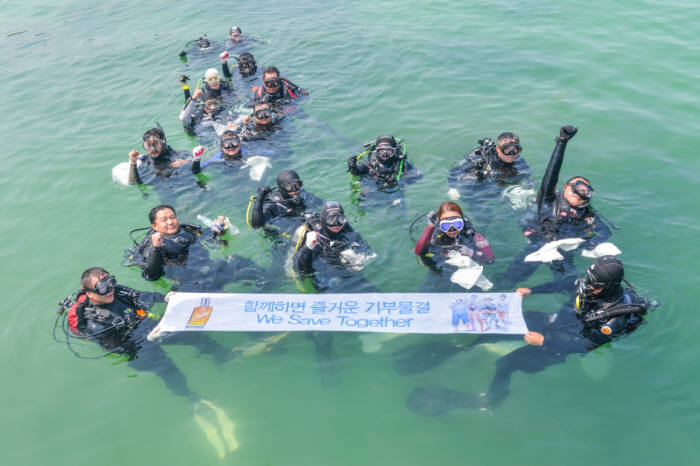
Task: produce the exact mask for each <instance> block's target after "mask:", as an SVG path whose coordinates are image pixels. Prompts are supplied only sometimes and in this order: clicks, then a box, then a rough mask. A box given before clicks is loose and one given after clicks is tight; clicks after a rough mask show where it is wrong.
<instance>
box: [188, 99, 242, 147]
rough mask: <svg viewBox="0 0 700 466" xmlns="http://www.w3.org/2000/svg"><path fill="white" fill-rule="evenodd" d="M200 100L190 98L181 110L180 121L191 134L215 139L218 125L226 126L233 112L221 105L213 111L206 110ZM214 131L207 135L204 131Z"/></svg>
mask: <svg viewBox="0 0 700 466" xmlns="http://www.w3.org/2000/svg"><path fill="white" fill-rule="evenodd" d="M199 102H201V101H200V100H194V99H190V101H189V102H187V104H186V105H185V107H184V108H183V109H182V112H180V121H182V125H183V126H184V128H185V131H187V133H188V134H189V135H191V136H198V137H200V139H203V140H208V139H214V135H216V126H217V125H219V126H226V124H227V123H228V122H229V120H230V119H231V117H232V116H233V114H231V113H230V112H228V111H225V110H224V109H223V108H221V107H219V108H218V109H217V110H216V111H215V112H213V113H207V112H205V111H204V107H203V105H197V103H199ZM212 132H213V133H214V134H213V135H211V134H210V135H209V136H210V137H208V138H207V137H206V136H207V135H206V134H204V133H212Z"/></svg>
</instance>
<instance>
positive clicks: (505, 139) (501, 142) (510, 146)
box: [496, 133, 523, 163]
mask: <svg viewBox="0 0 700 466" xmlns="http://www.w3.org/2000/svg"><path fill="white" fill-rule="evenodd" d="M522 150H523V148H522V147H521V146H520V138H519V137H518V136H517V135H516V134H514V133H501V134H500V135H499V136H498V139H497V140H496V154H497V155H498V158H499V159H500V160H501V162H503V163H513V162H515V161H516V160H517V159H518V156H519V155H520V152H522Z"/></svg>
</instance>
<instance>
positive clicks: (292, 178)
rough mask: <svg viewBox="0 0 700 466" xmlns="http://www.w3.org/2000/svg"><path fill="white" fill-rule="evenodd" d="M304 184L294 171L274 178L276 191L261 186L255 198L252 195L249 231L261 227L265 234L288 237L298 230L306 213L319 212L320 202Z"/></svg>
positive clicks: (285, 172)
mask: <svg viewBox="0 0 700 466" xmlns="http://www.w3.org/2000/svg"><path fill="white" fill-rule="evenodd" d="M303 186H304V183H303V182H302V181H301V178H300V177H299V175H298V174H297V172H295V171H294V170H282V171H281V172H280V173H279V175H277V189H276V190H275V189H274V188H272V187H269V186H260V187H259V188H258V195H257V197H255V196H251V203H253V199H255V201H254V203H253V209H252V211H251V215H250V226H251V228H264V229H265V230H266V231H267V232H274V233H281V234H283V235H285V236H288V237H289V236H291V234H292V233H293V232H294V230H296V229H297V228H298V227H299V224H300V222H302V221H303V220H302V219H303V214H304V213H305V212H312V211H316V210H318V209H319V208H320V207H321V205H322V204H323V202H322V201H321V200H320V199H319V198H318V197H316V196H314V195H313V194H311V193H310V192H308V191H306V190H305V189H304V188H303Z"/></svg>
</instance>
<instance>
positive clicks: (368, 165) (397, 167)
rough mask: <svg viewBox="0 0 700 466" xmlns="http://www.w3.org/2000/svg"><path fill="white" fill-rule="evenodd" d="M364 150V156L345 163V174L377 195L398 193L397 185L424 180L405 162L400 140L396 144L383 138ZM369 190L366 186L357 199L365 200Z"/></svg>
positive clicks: (402, 143)
mask: <svg viewBox="0 0 700 466" xmlns="http://www.w3.org/2000/svg"><path fill="white" fill-rule="evenodd" d="M365 146H366V147H367V149H366V150H365V151H364V152H362V153H361V154H360V155H356V156H352V157H350V158H349V159H348V172H350V174H351V175H352V176H355V177H359V178H360V181H365V184H366V185H367V184H369V185H374V186H376V190H377V191H380V192H385V193H393V192H396V191H398V190H400V189H401V186H400V181H404V182H405V183H415V182H416V181H419V180H421V179H422V178H423V174H422V173H421V172H420V171H419V170H417V169H415V168H414V167H413V165H411V163H410V162H409V161H408V158H407V157H408V156H407V154H406V141H404V140H403V139H399V140H398V141H397V140H396V138H394V136H392V135H391V134H385V135H381V136H379V137H377V139H376V140H375V141H374V142H372V143H367V144H365ZM365 155H366V156H367V157H366V158H365ZM357 183H359V181H357ZM369 189H370V188H369V186H367V188H366V189H365V190H363V191H364V192H361V193H360V196H361V197H360V199H362V198H364V197H365V196H367V194H368V192H369Z"/></svg>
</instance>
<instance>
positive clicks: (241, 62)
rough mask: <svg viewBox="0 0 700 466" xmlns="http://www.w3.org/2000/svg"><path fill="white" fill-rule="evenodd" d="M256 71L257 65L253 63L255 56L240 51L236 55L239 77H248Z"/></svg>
mask: <svg viewBox="0 0 700 466" xmlns="http://www.w3.org/2000/svg"><path fill="white" fill-rule="evenodd" d="M257 71H258V65H257V63H255V57H253V54H252V53H248V52H245V53H242V54H240V55H239V56H238V72H239V73H240V75H241V78H249V77H251V76H255V73H256V72H257Z"/></svg>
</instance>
